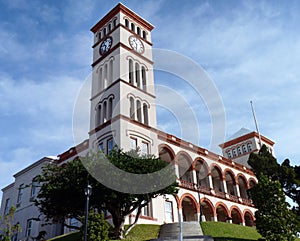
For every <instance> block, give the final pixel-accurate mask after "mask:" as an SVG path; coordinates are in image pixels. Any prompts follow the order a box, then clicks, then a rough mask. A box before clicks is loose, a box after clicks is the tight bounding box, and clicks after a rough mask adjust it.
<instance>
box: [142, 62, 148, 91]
mask: <svg viewBox="0 0 300 241" xmlns="http://www.w3.org/2000/svg"><path fill="white" fill-rule="evenodd" d="M142 82H143V83H142V84H143V90H145V91H146V87H147V84H146V69H145V67H144V66H142Z"/></svg>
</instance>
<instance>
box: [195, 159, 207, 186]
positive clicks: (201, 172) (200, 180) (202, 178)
mask: <svg viewBox="0 0 300 241" xmlns="http://www.w3.org/2000/svg"><path fill="white" fill-rule="evenodd" d="M196 176H197V182H196V183H197V184H199V185H200V186H202V187H206V188H209V178H208V168H207V165H206V164H205V162H201V161H197V163H196Z"/></svg>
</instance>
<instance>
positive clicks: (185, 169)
mask: <svg viewBox="0 0 300 241" xmlns="http://www.w3.org/2000/svg"><path fill="white" fill-rule="evenodd" d="M178 169H179V177H180V178H181V179H182V180H184V181H186V182H189V183H194V180H193V170H192V165H191V160H190V159H189V158H188V156H186V155H182V154H180V155H179V157H178Z"/></svg>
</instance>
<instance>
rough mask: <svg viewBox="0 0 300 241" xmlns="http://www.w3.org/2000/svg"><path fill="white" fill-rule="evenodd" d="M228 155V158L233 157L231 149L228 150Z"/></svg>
mask: <svg viewBox="0 0 300 241" xmlns="http://www.w3.org/2000/svg"><path fill="white" fill-rule="evenodd" d="M227 156H228V158H232V155H231V150H228V151H227Z"/></svg>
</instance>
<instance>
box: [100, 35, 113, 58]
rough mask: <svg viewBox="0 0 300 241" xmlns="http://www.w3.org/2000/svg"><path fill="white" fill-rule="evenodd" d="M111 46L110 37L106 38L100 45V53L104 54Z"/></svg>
mask: <svg viewBox="0 0 300 241" xmlns="http://www.w3.org/2000/svg"><path fill="white" fill-rule="evenodd" d="M111 46H112V37H108V38H106V39H105V40H104V41H103V42H102V43H101V45H100V50H99V51H100V54H101V55H103V54H105V53H106V52H107V51H108V50H109V49H110V47H111Z"/></svg>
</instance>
